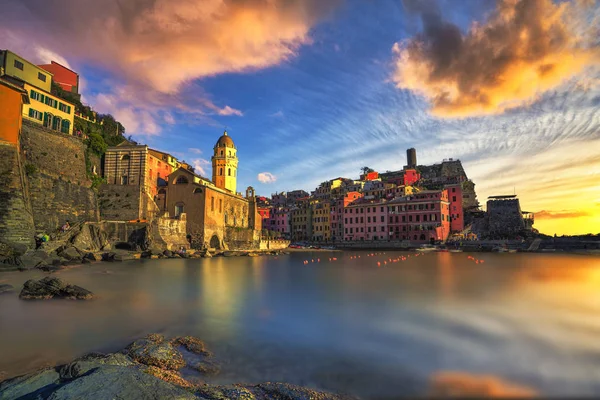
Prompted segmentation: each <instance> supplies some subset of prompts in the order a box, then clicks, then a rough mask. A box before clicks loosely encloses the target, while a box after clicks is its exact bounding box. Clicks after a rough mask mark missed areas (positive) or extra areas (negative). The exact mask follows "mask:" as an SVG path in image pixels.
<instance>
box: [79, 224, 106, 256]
mask: <svg viewBox="0 0 600 400" xmlns="http://www.w3.org/2000/svg"><path fill="white" fill-rule="evenodd" d="M71 243H72V244H73V246H75V247H77V248H78V249H80V250H87V251H98V250H100V249H103V248H104V247H105V246H106V245H107V244H108V241H107V238H106V233H105V232H102V231H101V230H100V228H99V227H98V226H96V225H90V224H84V225H83V226H82V227H81V231H80V232H79V233H78V234H77V235H75V237H73V239H72V240H71Z"/></svg>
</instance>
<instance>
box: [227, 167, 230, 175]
mask: <svg viewBox="0 0 600 400" xmlns="http://www.w3.org/2000/svg"><path fill="white" fill-rule="evenodd" d="M227 175H229V176H231V168H229V169H228V171H227Z"/></svg>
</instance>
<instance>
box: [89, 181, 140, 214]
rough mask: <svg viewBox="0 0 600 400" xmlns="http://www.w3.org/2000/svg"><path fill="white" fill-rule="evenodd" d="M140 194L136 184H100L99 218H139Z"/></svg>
mask: <svg viewBox="0 0 600 400" xmlns="http://www.w3.org/2000/svg"><path fill="white" fill-rule="evenodd" d="M141 195H142V193H141V191H140V186H137V185H131V186H129V185H101V186H100V188H99V190H98V204H99V208H100V216H101V218H102V219H103V220H108V221H134V220H138V219H140V218H141V216H140V213H139V209H140V199H141Z"/></svg>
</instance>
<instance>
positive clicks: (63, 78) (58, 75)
mask: <svg viewBox="0 0 600 400" xmlns="http://www.w3.org/2000/svg"><path fill="white" fill-rule="evenodd" d="M38 67H40V68H42V69H45V70H46V71H48V72H50V73H51V74H52V75H53V76H52V80H53V81H54V82H55V83H58V85H60V87H61V88H62V89H63V90H64V91H67V92H71V93H79V74H78V73H77V72H74V71H71V70H70V69H69V68H67V67H65V66H63V65H60V64H59V63H57V62H56V61H52V62H51V63H50V64H43V65H38Z"/></svg>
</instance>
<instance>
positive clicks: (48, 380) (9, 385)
mask: <svg viewBox="0 0 600 400" xmlns="http://www.w3.org/2000/svg"><path fill="white" fill-rule="evenodd" d="M59 378H60V376H59V374H58V372H56V370H55V369H54V368H47V369H44V370H42V371H38V372H34V373H33V374H28V375H24V376H19V377H17V378H13V379H10V380H7V381H4V382H2V383H0V399H18V398H20V397H22V396H26V395H28V394H31V393H34V392H37V391H39V390H41V389H44V388H46V389H48V390H50V389H51V388H52V387H56V386H57V383H58V379H59ZM31 398H35V397H31Z"/></svg>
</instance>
